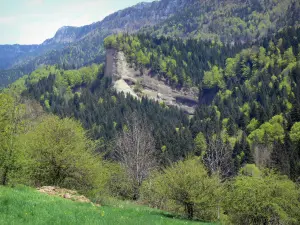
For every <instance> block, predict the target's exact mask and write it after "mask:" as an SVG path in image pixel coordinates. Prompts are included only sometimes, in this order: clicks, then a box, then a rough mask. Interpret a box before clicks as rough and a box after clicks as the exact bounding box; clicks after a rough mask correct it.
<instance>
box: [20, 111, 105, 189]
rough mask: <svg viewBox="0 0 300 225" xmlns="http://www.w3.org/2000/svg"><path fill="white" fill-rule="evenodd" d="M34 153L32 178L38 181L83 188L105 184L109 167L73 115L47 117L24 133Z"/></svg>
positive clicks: (31, 151)
mask: <svg viewBox="0 0 300 225" xmlns="http://www.w3.org/2000/svg"><path fill="white" fill-rule="evenodd" d="M23 138H24V140H26V142H25V148H26V150H27V151H28V152H30V153H31V160H32V168H31V177H32V178H31V179H32V180H33V182H34V184H37V185H43V186H45V185H46V186H47V185H56V186H60V187H67V188H76V189H77V190H81V191H85V192H87V191H99V190H102V189H103V188H104V186H105V185H106V182H107V179H108V171H107V169H106V168H105V166H104V165H103V163H102V162H101V158H99V156H97V155H95V153H94V152H93V151H94V148H95V146H94V145H95V143H94V142H92V141H91V140H89V139H88V138H87V137H86V135H85V132H84V130H83V128H82V127H81V125H80V124H79V123H78V122H76V121H74V120H72V119H68V118H66V119H63V120H60V119H59V118H58V117H55V116H49V117H47V118H45V119H44V120H43V121H42V122H41V123H40V124H39V125H38V126H37V127H36V128H34V129H33V130H32V131H30V132H29V133H27V134H26V135H25V136H24V137H23Z"/></svg>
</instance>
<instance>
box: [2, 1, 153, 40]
mask: <svg viewBox="0 0 300 225" xmlns="http://www.w3.org/2000/svg"><path fill="white" fill-rule="evenodd" d="M141 1H143V2H151V1H153V0H0V44H41V43H42V42H43V41H45V40H46V39H48V38H51V37H53V36H54V34H55V33H56V31H57V30H58V29H59V28H60V27H62V26H83V25H87V24H91V23H93V22H97V21H100V20H102V19H103V18H104V17H106V16H108V15H109V14H111V13H114V12H115V11H117V10H120V9H124V8H126V7H129V6H132V5H135V4H137V3H139V2H141Z"/></svg>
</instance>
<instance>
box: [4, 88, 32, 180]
mask: <svg viewBox="0 0 300 225" xmlns="http://www.w3.org/2000/svg"><path fill="white" fill-rule="evenodd" d="M24 115H25V107H24V105H21V104H20V103H18V102H17V99H16V98H13V97H11V96H10V95H7V94H1V93H0V178H1V181H0V182H1V184H2V185H7V184H8V182H9V181H10V179H11V178H12V177H13V176H14V175H16V174H17V173H21V172H22V170H24V169H25V167H26V160H25V158H24V157H25V155H26V154H25V153H24V152H23V151H22V149H21V148H20V147H21V142H20V141H19V136H20V135H21V134H22V133H23V132H25V124H24V119H23V116H24Z"/></svg>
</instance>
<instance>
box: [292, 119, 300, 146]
mask: <svg viewBox="0 0 300 225" xmlns="http://www.w3.org/2000/svg"><path fill="white" fill-rule="evenodd" d="M290 137H291V140H292V141H293V142H294V143H299V142H300V122H297V123H294V125H293V126H292V129H291V132H290Z"/></svg>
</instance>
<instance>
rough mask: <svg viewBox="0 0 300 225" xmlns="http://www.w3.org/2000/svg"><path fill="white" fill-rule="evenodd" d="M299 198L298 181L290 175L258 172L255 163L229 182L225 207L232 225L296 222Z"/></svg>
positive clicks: (299, 208)
mask: <svg viewBox="0 0 300 225" xmlns="http://www.w3.org/2000/svg"><path fill="white" fill-rule="evenodd" d="M250 170H253V172H251V171H250ZM299 199H300V195H299V190H297V186H296V184H295V183H293V182H292V181H291V180H289V179H288V178H287V177H285V176H280V175H277V174H275V173H274V172H272V171H263V172H258V169H257V168H254V166H253V165H251V166H247V167H246V168H245V169H242V170H241V172H240V175H239V176H238V177H236V179H235V180H234V182H233V183H232V184H231V185H229V187H228V190H227V199H226V201H225V202H224V203H225V206H224V209H225V212H226V214H227V216H228V220H229V223H230V224H272V225H273V224H295V225H296V224H299V223H300V215H299V212H300V202H299Z"/></svg>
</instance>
